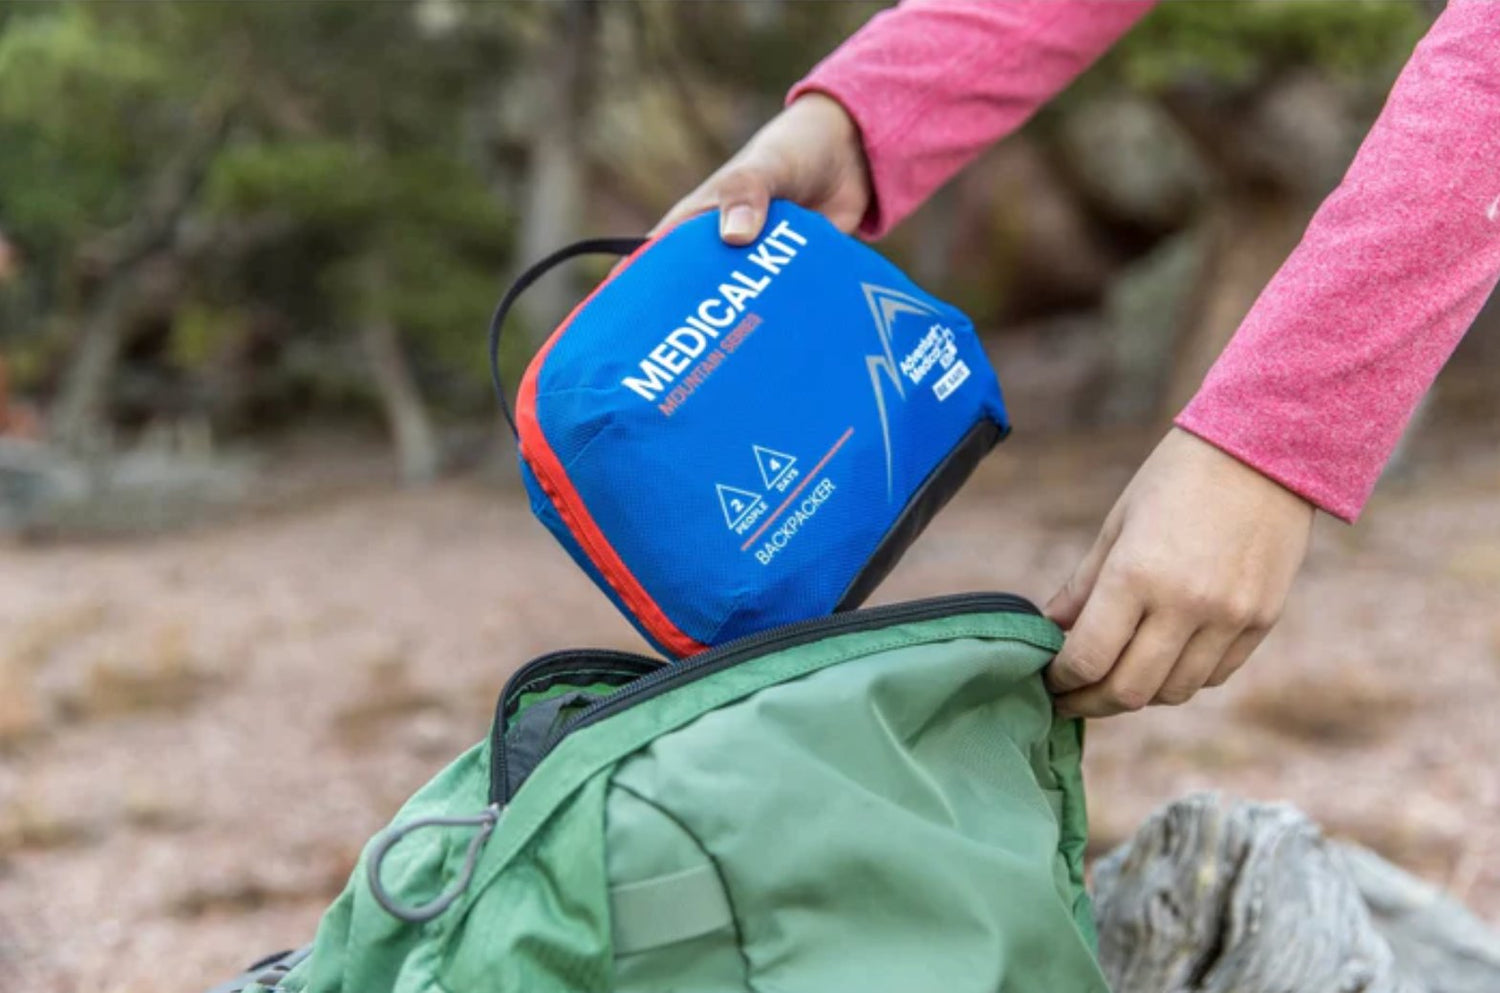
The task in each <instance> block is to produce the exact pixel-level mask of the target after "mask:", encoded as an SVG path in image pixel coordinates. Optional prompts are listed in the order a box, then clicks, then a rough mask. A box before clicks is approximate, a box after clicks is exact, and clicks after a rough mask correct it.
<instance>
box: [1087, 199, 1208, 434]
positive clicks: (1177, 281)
mask: <svg viewBox="0 0 1500 993" xmlns="http://www.w3.org/2000/svg"><path fill="white" fill-rule="evenodd" d="M1206 240H1207V239H1206V236H1205V234H1204V233H1203V232H1202V231H1201V230H1199V229H1191V230H1188V231H1185V232H1183V233H1182V234H1178V235H1173V236H1172V237H1171V238H1168V239H1167V240H1166V241H1163V242H1162V243H1161V244H1160V245H1158V246H1157V247H1156V248H1155V249H1153V250H1152V251H1151V252H1150V253H1149V254H1147V255H1146V256H1145V257H1143V258H1141V259H1139V260H1138V261H1136V262H1134V263H1132V264H1131V265H1129V266H1127V267H1126V268H1125V269H1123V270H1122V271H1121V272H1120V275H1119V276H1118V277H1117V278H1116V279H1115V281H1114V282H1113V283H1112V284H1111V285H1110V288H1109V293H1108V294H1107V295H1106V297H1105V303H1104V322H1103V323H1104V328H1105V334H1106V335H1107V336H1108V337H1107V341H1106V344H1105V347H1106V348H1107V350H1108V359H1107V362H1106V377H1107V382H1106V384H1105V386H1104V389H1103V390H1102V392H1101V393H1100V394H1099V399H1098V400H1097V401H1096V404H1097V406H1096V408H1095V410H1094V411H1093V419H1094V420H1095V421H1097V422H1099V423H1103V424H1119V423H1126V424H1137V423H1143V422H1145V421H1146V420H1149V419H1150V418H1151V417H1152V416H1153V415H1154V414H1155V413H1156V411H1157V410H1159V409H1160V407H1161V399H1162V395H1163V394H1164V393H1165V392H1166V389H1167V384H1168V379H1169V377H1170V375H1171V371H1172V363H1173V357H1174V353H1175V351H1176V348H1177V344H1178V341H1179V337H1180V335H1181V332H1182V328H1183V323H1184V322H1185V321H1186V319H1187V317H1188V313H1189V310H1190V308H1191V304H1192V299H1193V294H1194V292H1195V287H1196V286H1197V284H1198V281H1199V277H1200V276H1201V275H1202V274H1203V269H1204V254H1205V250H1206Z"/></svg>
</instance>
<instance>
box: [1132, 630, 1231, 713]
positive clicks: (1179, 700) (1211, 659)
mask: <svg viewBox="0 0 1500 993" xmlns="http://www.w3.org/2000/svg"><path fill="white" fill-rule="evenodd" d="M1238 637H1239V631H1237V630H1234V629H1230V628H1210V627H1203V628H1199V629H1198V630H1197V632H1196V633H1194V635H1193V636H1192V637H1191V638H1189V639H1188V642H1187V644H1186V645H1185V646H1184V647H1183V649H1182V655H1181V656H1180V657H1179V658H1177V659H1176V660H1175V661H1174V663H1173V665H1172V669H1171V672H1170V674H1169V675H1168V676H1167V678H1166V679H1165V680H1164V681H1163V682H1162V684H1161V688H1160V689H1158V690H1157V691H1156V696H1155V697H1153V698H1152V700H1151V702H1152V703H1155V704H1162V705H1164V706H1168V707H1176V706H1178V705H1180V704H1184V703H1187V702H1188V701H1189V700H1191V699H1192V698H1193V694H1195V693H1197V692H1198V691H1199V690H1201V689H1203V687H1204V686H1207V685H1208V681H1209V677H1211V676H1212V675H1213V674H1214V672H1215V670H1217V669H1218V667H1219V663H1220V662H1221V661H1222V660H1223V658H1224V656H1225V654H1226V653H1227V652H1228V651H1229V650H1230V648H1231V647H1232V646H1233V645H1234V644H1235V642H1236V639H1237V638H1238Z"/></svg>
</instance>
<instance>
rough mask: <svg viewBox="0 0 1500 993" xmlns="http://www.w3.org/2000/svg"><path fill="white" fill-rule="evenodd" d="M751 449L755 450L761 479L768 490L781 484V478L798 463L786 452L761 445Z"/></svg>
mask: <svg viewBox="0 0 1500 993" xmlns="http://www.w3.org/2000/svg"><path fill="white" fill-rule="evenodd" d="M750 447H751V448H753V449H755V464H756V465H758V466H760V478H761V481H762V482H764V483H765V484H766V489H770V488H771V487H773V486H775V485H776V484H777V483H779V482H781V477H782V476H785V475H786V471H787V470H788V469H790V468H791V467H792V466H794V465H796V463H797V460H796V459H795V458H793V457H792V456H790V455H788V454H787V453H785V452H778V451H776V450H775V449H773V448H765V447H763V446H761V445H751V446H750Z"/></svg>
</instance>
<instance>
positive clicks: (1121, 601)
mask: <svg viewBox="0 0 1500 993" xmlns="http://www.w3.org/2000/svg"><path fill="white" fill-rule="evenodd" d="M1144 612H1145V611H1144V605H1143V603H1142V601H1141V600H1140V598H1138V597H1137V596H1135V595H1134V594H1133V593H1132V591H1131V590H1130V588H1129V587H1128V586H1126V585H1125V584H1123V583H1121V582H1119V581H1118V580H1116V579H1114V578H1113V577H1112V576H1110V575H1109V574H1108V573H1107V572H1106V573H1105V574H1104V575H1103V576H1102V577H1101V578H1100V579H1099V581H1098V582H1097V583H1096V584H1095V586H1094V589H1093V590H1092V591H1091V592H1090V593H1089V594H1087V600H1086V602H1085V603H1084V605H1083V608H1082V610H1081V612H1080V613H1079V615H1078V622H1077V623H1076V624H1074V625H1073V629H1072V630H1071V631H1069V632H1068V636H1067V638H1066V639H1065V640H1064V641H1063V647H1062V651H1060V652H1058V653H1057V658H1055V659H1053V660H1052V664H1051V665H1049V666H1048V667H1047V676H1046V680H1047V686H1048V688H1049V689H1051V690H1052V692H1053V693H1055V694H1058V695H1062V694H1066V693H1070V692H1072V691H1073V690H1077V689H1081V688H1083V687H1085V686H1092V685H1094V684H1095V683H1097V682H1099V681H1100V680H1102V679H1104V678H1105V677H1106V676H1108V675H1109V673H1110V670H1111V669H1113V668H1114V666H1115V662H1116V661H1117V660H1118V659H1119V658H1120V656H1121V654H1122V653H1123V652H1124V651H1125V646H1126V645H1128V644H1130V641H1131V639H1132V638H1134V637H1135V632H1136V625H1137V624H1139V623H1140V620H1141V616H1142V614H1143V613H1144Z"/></svg>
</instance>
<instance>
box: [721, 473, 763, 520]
mask: <svg viewBox="0 0 1500 993" xmlns="http://www.w3.org/2000/svg"><path fill="white" fill-rule="evenodd" d="M716 485H717V486H718V489H719V506H720V507H721V508H722V509H723V511H724V523H725V524H727V525H729V526H730V527H731V528H734V527H738V526H739V523H740V521H743V520H744V519H745V518H746V517H748V516H749V515H750V512H751V511H752V510H754V509H755V505H756V504H758V503H760V502H761V500H760V494H759V493H751V492H750V491H749V490H742V489H738V488H737V487H734V486H725V485H724V484H723V483H718V484H716Z"/></svg>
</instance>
